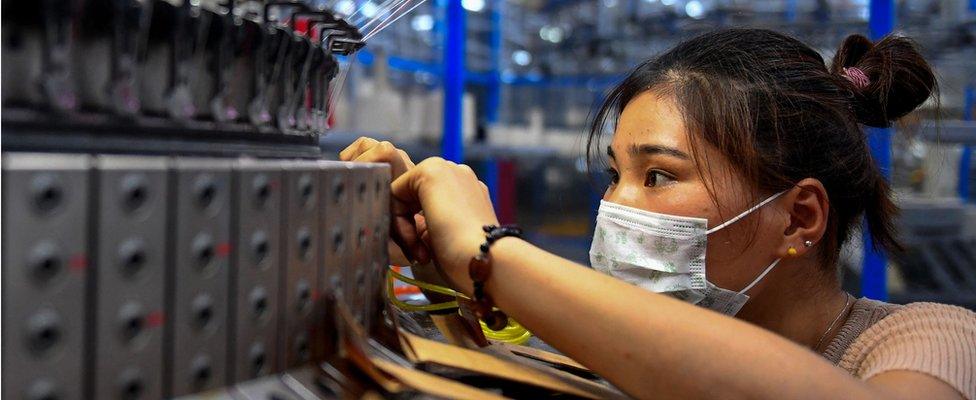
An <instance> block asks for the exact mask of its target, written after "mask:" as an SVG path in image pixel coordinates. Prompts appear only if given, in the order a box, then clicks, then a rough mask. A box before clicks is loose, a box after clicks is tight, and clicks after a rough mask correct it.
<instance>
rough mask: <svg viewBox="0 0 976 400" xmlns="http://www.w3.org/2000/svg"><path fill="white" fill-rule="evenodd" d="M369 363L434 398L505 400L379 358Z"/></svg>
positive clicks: (502, 397)
mask: <svg viewBox="0 0 976 400" xmlns="http://www.w3.org/2000/svg"><path fill="white" fill-rule="evenodd" d="M370 361H372V362H373V363H374V364H375V365H376V367H377V368H379V369H380V370H382V371H383V372H386V373H387V374H389V375H390V376H392V377H394V378H396V379H397V380H398V381H400V382H401V383H403V384H404V385H406V386H409V387H411V388H413V389H414V390H417V391H419V392H423V393H425V394H429V395H433V396H436V397H443V398H449V399H471V400H481V399H485V400H489V399H506V398H507V397H504V396H499V395H497V394H494V393H490V392H486V391H484V390H480V389H477V388H474V387H472V386H468V385H465V384H463V383H460V382H457V381H453V380H450V379H446V378H441V377H439V376H437V375H433V374H429V373H426V372H422V371H418V370H415V369H411V368H406V367H403V366H400V365H397V364H395V363H392V362H389V361H386V360H383V359H380V358H371V359H370Z"/></svg>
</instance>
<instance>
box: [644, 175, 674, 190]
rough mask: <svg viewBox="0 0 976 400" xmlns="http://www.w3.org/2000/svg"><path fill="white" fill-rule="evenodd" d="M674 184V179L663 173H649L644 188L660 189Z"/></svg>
mask: <svg viewBox="0 0 976 400" xmlns="http://www.w3.org/2000/svg"><path fill="white" fill-rule="evenodd" d="M673 182H674V177H672V176H671V175H668V174H666V173H663V172H661V171H648V172H647V179H646V180H645V181H644V186H647V187H658V186H665V185H670V184H671V183H673Z"/></svg>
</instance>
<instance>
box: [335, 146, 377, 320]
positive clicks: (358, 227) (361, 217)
mask: <svg viewBox="0 0 976 400" xmlns="http://www.w3.org/2000/svg"><path fill="white" fill-rule="evenodd" d="M349 168H350V169H349V182H350V185H349V186H350V189H351V191H352V193H351V194H350V196H351V197H352V198H351V201H350V204H351V205H350V209H351V213H350V215H349V217H348V218H349V221H348V224H349V228H348V229H347V232H349V258H347V260H348V261H347V263H346V265H345V266H344V267H343V269H342V273H343V282H344V285H345V287H344V288H343V290H344V296H343V297H344V298H345V301H346V304H348V305H349V307H350V311H351V312H352V314H353V316H354V317H355V318H356V320H357V321H359V322H360V323H362V322H363V316H364V315H365V313H366V310H365V304H364V300H365V298H366V290H365V288H366V277H367V271H366V263H367V255H368V254H369V247H370V246H369V240H367V238H368V236H369V234H368V230H369V217H370V213H371V207H370V205H369V202H370V198H372V192H371V191H370V190H368V189H369V183H368V181H369V174H370V170H369V168H370V167H369V164H358V163H357V164H349Z"/></svg>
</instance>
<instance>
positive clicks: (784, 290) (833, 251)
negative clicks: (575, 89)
mask: <svg viewBox="0 0 976 400" xmlns="http://www.w3.org/2000/svg"><path fill="white" fill-rule="evenodd" d="M935 88H936V83H935V78H934V76H933V74H932V71H931V69H930V68H929V66H928V64H927V63H926V62H925V60H924V59H923V58H922V57H921V56H920V55H919V53H918V52H917V50H916V48H915V47H914V46H913V44H912V43H911V42H910V41H908V40H907V39H904V38H898V37H888V38H885V39H883V40H881V41H879V42H878V43H871V42H870V41H869V40H867V39H866V38H864V37H863V36H860V35H854V36H851V37H849V38H848V39H847V40H845V41H844V43H843V44H842V45H841V47H840V49H839V50H838V52H837V55H836V56H835V58H834V60H833V63H832V65H831V66H830V67H829V68H828V67H827V66H825V64H824V61H823V59H822V58H821V56H820V55H819V54H818V53H817V52H816V51H814V50H813V49H811V48H810V47H808V46H806V45H804V44H802V43H800V42H799V41H797V40H795V39H792V38H790V37H787V36H784V35H781V34H778V33H775V32H771V31H767V30H757V29H733V30H724V31H718V32H714V33H708V34H705V35H702V36H699V37H697V38H694V39H691V40H688V41H686V42H684V43H681V44H679V45H678V46H677V47H675V48H674V49H672V50H670V51H668V52H667V53H665V54H663V55H661V56H659V57H657V58H655V59H653V60H650V61H647V62H645V63H643V64H641V65H640V66H638V67H637V68H636V70H635V71H633V72H632V73H631V74H630V75H629V76H628V77H627V78H626V79H625V80H624V81H623V82H622V83H621V84H620V85H619V86H617V87H616V88H615V89H613V90H612V91H611V92H610V94H609V96H608V99H607V101H606V104H604V105H603V107H602V108H601V109H600V111H599V113H598V114H597V118H596V120H595V123H594V125H593V128H592V129H591V133H590V138H589V141H588V145H589V150H590V152H589V153H590V154H591V155H592V154H594V153H595V152H600V153H604V152H605V153H606V155H607V157H608V159H609V169H608V172H609V174H610V176H611V178H612V182H611V183H610V185H609V188H608V189H607V191H606V193H605V195H604V197H603V202H602V203H601V206H600V209H599V216H598V218H597V224H596V233H595V236H594V241H593V248H592V249H591V262H592V264H593V267H594V269H595V270H594V269H589V268H585V267H582V266H579V265H576V264H574V263H572V262H570V261H567V260H564V259H562V258H560V257H558V256H555V255H553V254H549V253H547V252H545V251H543V250H540V249H538V248H536V247H534V246H532V245H531V244H530V243H527V242H525V241H522V240H520V239H517V238H514V237H506V238H503V239H500V240H497V241H496V242H495V243H494V244H492V245H491V246H490V248H489V254H490V256H491V258H490V260H491V261H490V264H491V273H490V275H489V276H488V278H487V279H485V280H484V283H483V288H484V292H486V293H487V294H488V295H489V296H490V297H491V298H492V299H493V300H494V302H495V304H496V305H497V307H499V308H500V309H502V310H504V311H505V312H506V313H508V314H509V315H511V316H512V317H513V318H515V319H517V320H518V321H519V322H520V323H522V324H523V325H525V326H526V327H527V328H528V329H530V330H531V331H532V332H534V333H535V334H537V335H538V336H539V337H541V338H542V339H543V340H545V341H546V342H548V343H549V344H551V345H552V346H554V347H555V348H557V349H559V350H560V351H562V352H564V353H566V354H567V355H569V356H571V357H573V358H574V359H576V360H578V361H579V362H581V363H582V364H583V365H586V366H587V367H589V368H591V369H593V370H594V371H596V372H597V373H599V374H600V375H602V376H604V377H605V378H607V379H608V380H609V381H611V382H613V383H614V384H615V385H617V386H618V387H620V388H621V389H622V390H624V391H625V392H627V393H629V394H631V395H633V396H635V397H653V398H668V397H680V398H714V397H723V398H725V397H730V398H775V399H784V398H790V399H792V398H818V399H820V398H877V397H882V396H883V397H890V398H920V397H923V396H924V397H926V398H928V399H957V398H970V399H972V398H974V396H976V377H974V376H976V315H974V313H973V312H971V311H968V310H965V309H962V308H958V307H953V306H948V305H939V304H932V303H916V304H909V305H905V306H898V305H891V304H886V303H881V302H877V301H872V300H868V299H863V298H862V299H853V298H852V297H851V296H850V295H848V294H847V293H845V292H843V291H842V290H841V288H840V284H839V282H838V276H837V275H838V267H837V258H838V254H839V251H840V248H841V246H842V245H843V244H844V243H845V242H846V241H847V240H848V239H849V238H850V237H851V234H852V232H853V231H855V230H856V228H857V227H858V226H859V225H860V223H861V221H862V217H863V218H864V220H866V221H867V224H868V227H869V228H870V230H871V233H872V237H873V238H874V240H875V243H874V244H875V245H876V246H878V247H880V248H883V249H885V250H897V249H898V242H897V240H896V238H895V234H894V231H893V225H892V224H893V218H894V214H895V212H896V211H897V210H896V207H895V205H894V204H893V203H892V200H891V196H892V194H891V190H890V189H889V187H888V185H887V183H886V181H885V179H884V178H883V176H882V175H881V173H880V172H879V171H878V169H877V168H876V167H875V166H874V164H873V162H872V159H871V156H870V153H869V150H868V147H867V144H866V139H865V135H864V133H863V132H862V130H861V127H860V125H861V124H864V125H869V126H888V125H889V123H890V121H893V120H896V119H897V118H899V117H901V116H904V115H905V114H907V113H909V112H910V111H912V110H913V109H915V108H916V107H918V106H919V105H920V104H922V103H923V102H924V101H925V100H926V99H928V98H929V96H930V94H931V93H932V92H933V91H934V90H935ZM608 126H612V127H613V128H614V134H613V137H612V141H611V143H610V144H609V146H605V147H604V145H602V144H600V140H599V139H600V136H601V133H602V132H603V130H604V129H605V128H606V127H608ZM340 157H341V158H342V159H344V160H363V161H382V162H389V163H391V164H392V165H393V171H394V176H398V177H397V178H396V179H395V180H394V182H393V183H392V193H393V196H394V201H393V205H392V207H393V213H394V222H393V227H392V228H393V229H392V230H393V232H394V233H393V234H394V239H395V240H396V241H397V242H398V244H400V246H401V248H403V249H404V251H405V253H406V254H408V255H409V256H410V257H412V258H414V259H416V260H418V261H420V262H425V261H427V260H429V259H431V258H432V259H433V260H434V261H436V264H437V265H438V266H439V268H440V269H441V272H442V273H443V275H444V276H446V277H447V278H448V279H449V280H450V283H451V284H452V285H453V286H455V287H457V288H459V289H460V290H462V291H464V292H465V293H467V294H469V295H470V294H472V291H473V287H474V285H473V283H472V280H471V278H470V276H469V271H468V269H469V263H471V260H472V258H473V257H475V256H477V255H478V254H479V246H480V245H481V243H482V242H484V241H485V233H484V232H483V231H482V230H481V227H482V226H483V225H487V224H497V218H496V216H495V213H494V211H493V210H492V206H491V203H490V201H489V197H488V194H487V190H486V189H485V188H484V185H483V184H481V183H480V182H479V181H478V179H477V178H476V177H475V174H474V173H473V172H472V170H471V169H470V168H468V167H467V166H465V165H457V164H454V163H451V162H448V161H444V160H441V159H428V160H425V161H423V162H421V163H420V164H417V165H416V166H414V165H413V164H412V163H411V161H410V159H409V158H408V157H407V156H406V154H405V153H403V152H402V151H399V150H397V149H395V148H394V147H393V146H392V145H390V144H389V143H386V142H384V143H377V142H376V141H375V140H372V139H367V138H362V139H360V140H358V141H357V142H356V143H353V144H352V145H351V146H350V147H349V148H347V149H346V150H344V151H343V152H342V153H341V154H340ZM420 211H423V216H422V217H421V216H419V215H418V214H417V213H419V212H420ZM598 271H600V272H604V273H600V272H598ZM692 304H695V305H697V307H696V306H693V305H692ZM733 316H734V318H731V317H733Z"/></svg>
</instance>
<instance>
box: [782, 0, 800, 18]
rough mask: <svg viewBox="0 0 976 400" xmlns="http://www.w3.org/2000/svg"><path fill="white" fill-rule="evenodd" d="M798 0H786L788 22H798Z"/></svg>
mask: <svg viewBox="0 0 976 400" xmlns="http://www.w3.org/2000/svg"><path fill="white" fill-rule="evenodd" d="M796 2H797V0H787V1H786V13H785V14H786V22H791V23H792V22H796V17H797V11H796V10H797V4H796Z"/></svg>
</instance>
